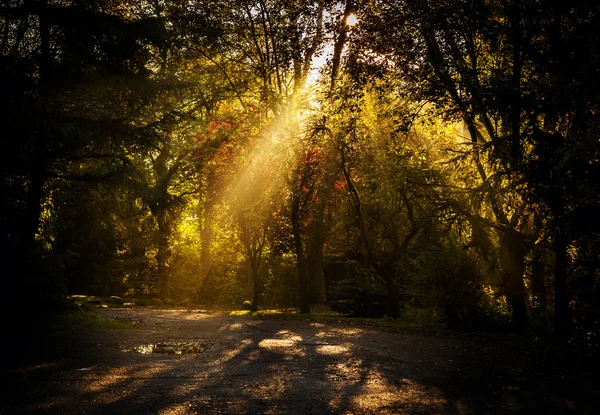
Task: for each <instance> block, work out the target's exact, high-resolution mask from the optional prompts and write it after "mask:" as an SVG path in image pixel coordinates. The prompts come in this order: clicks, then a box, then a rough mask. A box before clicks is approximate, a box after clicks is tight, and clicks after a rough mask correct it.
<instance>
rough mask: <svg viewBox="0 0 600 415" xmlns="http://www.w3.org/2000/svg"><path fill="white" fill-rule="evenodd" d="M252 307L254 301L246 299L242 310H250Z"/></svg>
mask: <svg viewBox="0 0 600 415" xmlns="http://www.w3.org/2000/svg"><path fill="white" fill-rule="evenodd" d="M251 308H252V301H248V300H246V301H244V302H243V303H242V307H241V310H250V309H251Z"/></svg>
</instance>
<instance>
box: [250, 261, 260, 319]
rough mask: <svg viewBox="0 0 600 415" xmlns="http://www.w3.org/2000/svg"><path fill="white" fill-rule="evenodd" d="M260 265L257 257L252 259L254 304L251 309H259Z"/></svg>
mask: <svg viewBox="0 0 600 415" xmlns="http://www.w3.org/2000/svg"><path fill="white" fill-rule="evenodd" d="M259 265H260V264H259V263H258V259H257V258H251V259H250V268H251V270H250V271H251V273H252V306H251V307H250V311H258V296H259V295H260V279H259V275H258V267H259Z"/></svg>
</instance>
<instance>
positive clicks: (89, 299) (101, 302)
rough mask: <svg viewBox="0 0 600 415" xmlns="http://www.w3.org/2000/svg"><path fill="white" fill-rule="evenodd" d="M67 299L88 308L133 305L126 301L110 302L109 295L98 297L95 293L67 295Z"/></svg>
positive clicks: (126, 306) (127, 306)
mask: <svg viewBox="0 0 600 415" xmlns="http://www.w3.org/2000/svg"><path fill="white" fill-rule="evenodd" d="M67 299H68V300H69V301H71V302H73V303H74V304H76V305H78V306H82V305H83V306H85V307H90V308H113V307H117V308H129V307H133V306H134V303H132V302H126V303H124V304H116V303H111V302H110V297H99V296H95V295H81V294H78V295H69V296H67Z"/></svg>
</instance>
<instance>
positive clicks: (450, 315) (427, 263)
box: [414, 244, 491, 330]
mask: <svg viewBox="0 0 600 415" xmlns="http://www.w3.org/2000/svg"><path fill="white" fill-rule="evenodd" d="M416 263H417V264H418V268H417V274H416V276H415V277H414V280H415V285H416V286H415V288H416V290H415V292H418V293H426V294H424V295H423V294H421V295H422V296H423V297H424V298H423V300H424V301H423V302H424V303H425V304H427V305H429V306H430V307H433V308H435V309H436V310H438V312H439V313H441V314H442V315H443V316H444V317H445V319H446V322H447V325H448V327H449V328H451V329H456V330H472V329H482V328H486V326H487V325H488V324H489V323H490V322H491V313H490V311H489V310H486V308H485V306H484V303H485V301H484V299H485V298H484V293H483V289H482V287H483V275H482V274H481V272H480V271H479V268H480V267H479V265H478V263H477V261H476V260H475V258H473V257H472V256H471V255H470V254H469V252H467V251H465V250H464V249H462V248H461V247H459V246H457V245H455V244H448V245H447V246H441V247H438V248H437V249H434V250H431V251H428V252H426V253H425V254H423V255H421V256H420V257H419V258H418V260H417V261H416Z"/></svg>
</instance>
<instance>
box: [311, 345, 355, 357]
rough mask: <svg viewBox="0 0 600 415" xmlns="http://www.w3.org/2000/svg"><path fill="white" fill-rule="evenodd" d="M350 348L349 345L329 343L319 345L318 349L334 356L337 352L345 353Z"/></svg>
mask: <svg viewBox="0 0 600 415" xmlns="http://www.w3.org/2000/svg"><path fill="white" fill-rule="evenodd" d="M349 350H350V348H349V347H346V346H341V345H337V344H335V345H334V344H327V345H323V346H317V348H316V351H317V353H320V354H322V355H326V356H333V355H337V354H344V353H346V352H348V351H349Z"/></svg>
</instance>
